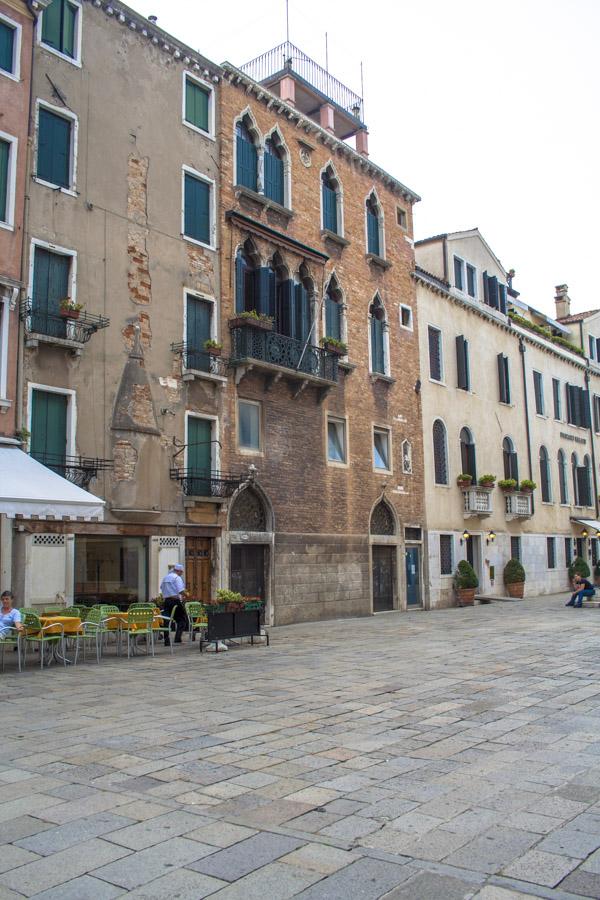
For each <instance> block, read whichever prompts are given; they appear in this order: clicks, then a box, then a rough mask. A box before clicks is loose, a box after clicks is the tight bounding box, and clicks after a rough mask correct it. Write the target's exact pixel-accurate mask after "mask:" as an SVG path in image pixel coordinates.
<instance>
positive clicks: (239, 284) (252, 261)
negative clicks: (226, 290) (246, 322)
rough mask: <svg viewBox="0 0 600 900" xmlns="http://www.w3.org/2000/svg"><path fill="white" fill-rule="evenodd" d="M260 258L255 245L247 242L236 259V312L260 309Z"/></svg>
mask: <svg viewBox="0 0 600 900" xmlns="http://www.w3.org/2000/svg"><path fill="white" fill-rule="evenodd" d="M259 272H260V257H259V255H258V253H257V251H256V248H255V247H254V244H253V243H252V242H251V241H250V240H247V241H246V242H245V243H244V245H243V246H242V247H240V249H239V250H238V252H237V254H236V257H235V311H236V312H237V313H242V312H251V311H252V310H258V309H259V306H260V304H259V289H260V285H259V274H258V273H259Z"/></svg>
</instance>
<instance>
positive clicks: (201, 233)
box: [184, 174, 210, 244]
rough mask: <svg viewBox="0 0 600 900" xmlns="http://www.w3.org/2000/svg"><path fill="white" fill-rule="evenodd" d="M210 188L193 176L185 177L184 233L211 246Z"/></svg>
mask: <svg viewBox="0 0 600 900" xmlns="http://www.w3.org/2000/svg"><path fill="white" fill-rule="evenodd" d="M209 206H210V186H209V185H208V184H207V183H206V182H205V181H200V179H199V178H194V177H193V176H192V175H187V174H186V176H185V199H184V209H185V212H184V233H185V234H186V235H187V237H191V238H194V240H196V241H202V243H203V244H210V210H209Z"/></svg>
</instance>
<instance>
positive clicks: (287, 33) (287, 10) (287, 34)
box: [285, 0, 290, 44]
mask: <svg viewBox="0 0 600 900" xmlns="http://www.w3.org/2000/svg"><path fill="white" fill-rule="evenodd" d="M285 39H286V41H287V43H288V44H289V42H290V0H285Z"/></svg>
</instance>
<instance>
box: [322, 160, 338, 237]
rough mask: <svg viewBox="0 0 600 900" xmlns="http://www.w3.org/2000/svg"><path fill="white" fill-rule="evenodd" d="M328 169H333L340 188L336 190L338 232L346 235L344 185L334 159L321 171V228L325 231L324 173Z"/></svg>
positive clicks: (328, 161)
mask: <svg viewBox="0 0 600 900" xmlns="http://www.w3.org/2000/svg"><path fill="white" fill-rule="evenodd" d="M327 169H331V171H332V173H333V177H334V178H335V180H336V181H337V183H338V186H339V187H338V190H337V191H336V195H335V196H336V199H337V205H336V212H337V220H338V221H337V226H338V230H337V232H336V234H337V236H338V237H341V238H343V237H344V188H343V185H342V181H341V178H340V176H339V175H338V173H337V169H336V167H335V166H334V164H333V160H332V159H328V160H327V162H326V163H325V165H324V166H323V168H322V169H321V170H320V172H319V222H320V223H321V230H322V231H325V222H324V219H323V181H322V178H323V173H324V172H326V171H327Z"/></svg>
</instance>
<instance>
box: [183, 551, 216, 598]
mask: <svg viewBox="0 0 600 900" xmlns="http://www.w3.org/2000/svg"><path fill="white" fill-rule="evenodd" d="M211 565H212V540H211V539H210V538H195V537H191V538H190V537H188V538H186V539H185V586H186V588H187V591H188V593H189V595H190V597H191V598H192V599H194V600H199V601H200V602H201V603H204V602H205V601H207V600H210V599H211V590H210V580H211V579H210V575H211Z"/></svg>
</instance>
